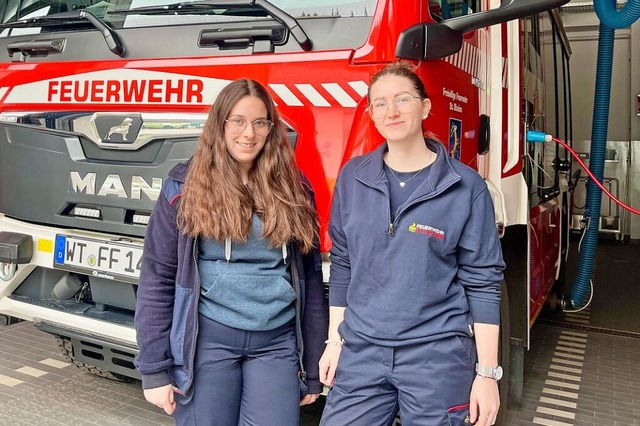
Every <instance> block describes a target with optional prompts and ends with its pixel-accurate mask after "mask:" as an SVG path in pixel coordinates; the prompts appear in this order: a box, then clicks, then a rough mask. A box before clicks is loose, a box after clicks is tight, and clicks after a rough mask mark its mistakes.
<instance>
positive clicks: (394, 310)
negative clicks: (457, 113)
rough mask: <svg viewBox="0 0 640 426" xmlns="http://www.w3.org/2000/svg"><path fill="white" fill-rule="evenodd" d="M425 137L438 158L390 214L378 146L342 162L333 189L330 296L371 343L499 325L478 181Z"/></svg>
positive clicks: (484, 192) (491, 235)
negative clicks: (346, 161) (475, 325)
mask: <svg viewBox="0 0 640 426" xmlns="http://www.w3.org/2000/svg"><path fill="white" fill-rule="evenodd" d="M426 143H427V144H428V146H429V148H430V149H431V150H432V151H434V152H436V153H437V154H438V155H437V158H436V160H435V161H434V163H433V164H432V165H431V166H430V167H431V170H430V173H429V174H428V176H427V177H426V178H425V179H424V181H423V182H421V183H420V185H419V186H418V188H417V189H416V191H415V192H414V193H413V194H412V195H411V196H410V197H409V199H408V200H407V201H406V202H405V203H404V204H403V205H402V206H400V208H399V209H398V211H397V214H394V215H392V214H391V211H390V202H389V189H388V186H387V185H388V181H387V178H386V175H385V173H384V170H383V154H384V152H385V151H387V146H386V144H383V145H381V146H380V147H379V148H378V149H376V150H375V151H373V152H372V153H370V154H367V155H364V156H361V157H357V158H354V159H352V160H351V161H349V162H348V163H347V164H346V165H345V166H344V168H343V169H342V171H341V173H340V176H339V178H338V181H337V184H336V187H335V190H334V193H333V206H332V211H331V223H330V228H329V232H330V237H331V240H332V242H333V247H332V249H331V274H330V277H329V304H330V305H331V306H341V307H346V310H345V320H344V321H345V324H346V325H347V326H349V328H351V329H352V330H353V331H354V332H355V333H357V334H358V335H360V336H362V337H363V338H365V339H366V340H369V341H370V342H373V343H376V344H380V345H385V346H398V345H405V344H412V343H419V342H427V341H433V340H437V339H440V338H443V337H447V336H452V335H471V334H472V333H473V331H472V324H473V323H474V322H478V323H489V324H499V323H500V282H501V281H502V279H503V274H502V271H503V269H504V262H503V260H502V250H501V247H500V241H499V238H498V233H497V230H496V224H495V215H494V210H493V202H492V200H491V196H490V194H489V191H488V189H487V185H486V184H485V182H484V181H483V179H482V177H481V176H480V175H478V173H476V172H475V171H474V170H472V169H471V168H469V167H467V166H465V165H463V164H461V163H460V162H458V161H456V160H453V159H451V158H450V157H449V156H448V155H447V152H446V151H445V149H444V147H443V146H442V144H440V143H438V142H434V141H426ZM393 183H394V182H391V184H393ZM392 218H393V219H392Z"/></svg>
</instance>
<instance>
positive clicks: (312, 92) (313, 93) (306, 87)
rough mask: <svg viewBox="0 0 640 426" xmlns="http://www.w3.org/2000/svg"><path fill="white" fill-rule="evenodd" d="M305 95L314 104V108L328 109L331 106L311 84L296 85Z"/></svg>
mask: <svg viewBox="0 0 640 426" xmlns="http://www.w3.org/2000/svg"><path fill="white" fill-rule="evenodd" d="M295 86H296V87H297V88H298V90H300V92H302V94H303V95H305V96H306V97H307V99H309V101H310V102H311V103H312V104H313V106H320V107H328V106H331V104H330V103H329V102H328V101H327V100H326V99H325V98H323V97H322V95H321V94H320V92H318V91H317V90H316V89H315V88H314V87H313V86H312V85H310V84H296V85H295Z"/></svg>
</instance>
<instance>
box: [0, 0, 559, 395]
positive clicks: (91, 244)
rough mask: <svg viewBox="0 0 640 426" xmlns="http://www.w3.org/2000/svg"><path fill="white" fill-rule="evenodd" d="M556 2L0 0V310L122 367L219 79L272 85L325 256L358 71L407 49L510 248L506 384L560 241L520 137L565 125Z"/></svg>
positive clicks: (554, 157) (533, 148)
mask: <svg viewBox="0 0 640 426" xmlns="http://www.w3.org/2000/svg"><path fill="white" fill-rule="evenodd" d="M566 1H567V0H510V1H504V2H502V4H501V2H500V1H499V0H415V1H404V0H403V1H399V0H317V1H313V2H306V1H305V2H298V1H294V0H272V1H267V0H245V1H243V0H233V1H232V0H226V1H224V0H203V1H192V2H176V3H173V2H168V1H147V0H111V1H98V0H31V1H21V0H4V1H1V2H0V53H3V56H2V57H1V59H0V321H2V322H4V323H5V324H6V323H9V322H10V321H11V320H12V319H22V320H28V321H32V322H34V323H35V325H36V327H38V328H39V329H41V330H43V331H45V332H47V333H50V334H53V335H55V336H57V338H58V341H59V344H60V346H61V348H62V350H63V351H64V354H65V355H66V356H67V357H68V359H69V361H70V362H72V363H74V364H76V365H77V366H79V367H81V368H83V369H86V370H89V371H91V372H93V373H96V374H99V375H103V376H106V377H110V378H114V379H120V380H125V379H127V378H135V377H137V374H136V371H135V369H134V367H133V362H132V361H133V358H134V356H135V355H136V351H137V348H136V343H135V332H134V329H133V313H134V309H135V299H136V286H137V281H138V278H139V271H140V259H141V255H142V241H143V238H144V234H145V227H146V224H147V222H148V220H149V215H150V213H151V210H152V208H153V205H154V202H155V201H156V199H157V198H158V195H159V194H160V190H161V187H162V183H163V179H164V178H165V176H166V175H167V172H168V171H169V170H170V169H171V168H172V167H173V166H175V165H176V164H178V163H180V162H183V161H185V160H186V159H188V158H189V157H190V156H191V154H192V152H193V151H194V148H195V144H196V142H197V139H198V135H199V134H200V132H201V130H202V126H203V123H204V120H205V119H206V115H207V112H208V110H209V108H210V106H211V104H212V103H214V102H215V99H216V95H217V94H218V93H219V91H220V89H221V88H222V87H224V86H225V85H226V84H227V83H229V82H230V81H232V80H234V79H236V78H252V79H255V80H258V81H260V82H262V83H263V84H264V85H265V86H266V87H267V88H268V89H269V90H270V92H271V94H272V95H273V97H274V99H275V101H276V103H277V106H278V108H279V111H280V113H281V115H282V120H283V123H284V125H285V126H286V128H287V131H288V138H289V140H290V142H291V143H292V144H293V145H294V146H295V152H296V158H297V161H298V163H299V165H300V167H301V169H302V170H303V172H304V173H305V174H306V176H308V178H309V180H310V181H311V183H312V184H313V187H314V189H315V193H316V197H317V199H316V202H317V206H318V210H319V216H320V223H321V240H322V241H321V245H322V249H323V251H325V252H327V251H328V249H329V247H330V244H331V242H330V241H329V238H328V236H327V224H328V221H329V207H330V202H331V194H332V189H333V186H334V183H335V181H336V178H337V175H338V173H339V171H340V168H341V166H342V165H343V164H344V163H345V162H346V161H348V160H349V159H350V158H352V157H354V156H357V155H361V154H364V153H367V152H369V151H371V150H372V149H374V148H375V147H376V146H377V145H378V144H380V143H381V142H382V140H381V138H380V136H379V134H378V133H377V131H376V130H375V128H374V126H373V124H372V122H371V119H370V117H369V115H368V114H367V112H366V110H365V108H366V106H367V98H366V94H367V88H368V81H369V78H370V77H371V76H372V75H373V74H374V73H375V72H376V71H377V70H379V69H380V68H381V67H383V66H384V65H385V64H387V63H389V62H392V61H394V60H396V59H397V58H404V59H406V60H409V61H413V62H414V63H415V64H416V66H417V72H418V73H419V75H420V76H421V77H422V78H423V80H424V82H425V83H426V87H427V90H428V92H429V94H430V98H431V101H432V103H433V108H432V114H431V115H430V117H429V118H428V119H427V120H426V121H425V131H427V130H428V131H429V133H430V134H431V135H433V136H434V137H436V138H437V139H438V140H439V141H440V142H442V143H443V144H444V145H445V147H446V148H447V150H448V152H449V153H450V155H451V156H452V157H454V158H456V159H458V160H459V161H461V162H462V163H464V164H467V165H469V166H471V167H473V168H474V169H476V170H477V171H478V172H479V173H480V174H481V175H482V176H483V177H484V178H485V180H486V182H487V185H488V187H489V188H490V190H491V194H492V196H493V200H494V204H495V210H496V226H497V228H498V231H499V232H500V234H501V236H502V242H503V249H504V253H505V257H506V260H507V274H506V279H505V283H504V285H503V290H504V295H505V297H503V307H502V308H503V309H502V345H501V363H502V365H503V366H504V367H505V369H506V368H507V367H508V366H511V368H510V369H509V371H510V374H509V378H510V379H509V380H502V385H501V386H502V389H501V391H502V392H505V391H506V386H507V384H508V383H509V382H511V384H512V385H513V386H512V388H513V389H515V391H512V394H514V395H515V396H516V397H517V396H518V388H521V385H522V364H523V357H524V351H525V350H526V349H527V348H528V347H529V345H530V344H531V342H530V341H529V328H530V326H531V325H532V324H533V321H534V320H535V317H536V316H537V314H538V313H539V312H540V310H541V308H542V306H543V305H544V301H545V299H546V298H547V296H548V295H549V294H550V293H552V288H553V286H554V283H556V282H557V281H559V280H561V279H562V275H563V265H564V256H565V254H566V250H567V244H568V240H567V237H566V235H567V234H566V231H567V229H568V227H567V217H568V213H569V212H568V211H567V205H568V204H567V198H568V196H569V187H570V185H569V180H570V175H569V171H568V170H569V166H570V164H569V160H568V158H567V155H566V153H565V152H564V151H562V150H560V149H559V148H556V147H555V146H552V145H549V144H528V143H527V142H526V141H525V140H524V137H523V135H524V134H525V132H526V131H527V130H540V131H545V132H547V133H553V134H555V135H557V136H559V137H562V138H565V139H568V140H570V136H571V123H570V96H569V95H570V91H569V90H568V74H567V73H568V60H569V56H570V47H569V44H568V42H567V38H566V36H565V34H564V31H563V29H562V23H561V19H560V17H559V13H558V9H557V8H558V7H560V6H561V5H562V4H563V3H566ZM363 208H366V207H365V206H363ZM328 260H330V259H328Z"/></svg>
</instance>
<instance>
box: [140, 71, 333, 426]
mask: <svg viewBox="0 0 640 426" xmlns="http://www.w3.org/2000/svg"><path fill="white" fill-rule="evenodd" d="M317 232H318V231H317V219H316V213H315V210H314V206H313V193H312V191H311V188H310V186H309V184H308V182H307V181H306V180H304V178H303V176H302V174H301V173H300V171H299V170H298V168H297V167H296V164H295V158H294V152H293V149H292V147H291V146H290V144H289V142H288V141H287V139H286V136H285V130H284V126H283V124H282V123H281V120H280V118H279V115H278V111H277V110H276V108H275V105H274V103H273V100H272V99H271V97H270V95H269V93H268V92H267V90H266V89H265V88H264V87H263V86H262V85H260V84H259V83H258V82H256V81H253V80H236V81H234V82H231V83H230V84H229V85H227V86H226V87H225V88H224V89H223V90H222V91H221V92H220V94H219V95H218V98H217V99H216V102H215V104H214V105H213V107H212V108H211V111H210V113H209V117H208V119H207V122H206V123H205V126H204V129H203V132H202V135H201V137H200V139H199V142H198V146H197V148H196V152H195V154H194V155H193V157H192V159H191V160H189V161H188V162H186V163H183V164H180V165H178V166H176V167H175V168H174V169H173V170H172V171H171V172H170V173H169V179H168V180H167V182H166V183H165V185H164V186H163V190H162V194H161V196H160V197H159V199H158V202H157V204H156V207H155V209H154V211H153V213H152V215H151V219H150V221H149V226H148V229H147V235H146V238H145V247H144V256H143V262H142V273H141V278H140V283H139V286H138V293H137V305H136V317H135V326H136V331H137V339H138V346H139V349H140V352H139V355H138V356H137V358H136V361H135V364H136V367H137V369H138V371H139V372H140V375H141V376H142V385H143V389H144V394H145V398H146V399H147V400H148V401H149V402H151V403H153V404H155V405H157V406H159V407H162V408H163V409H164V410H165V411H166V412H167V413H169V414H173V416H174V417H175V419H176V423H177V424H182V425H191V424H196V423H197V424H209V425H222V426H224V425H230V426H231V425H234V426H235V425H238V424H277V425H285V426H286V425H297V424H298V416H299V408H298V406H299V404H308V403H311V402H313V401H315V400H316V398H317V397H318V394H319V393H320V391H321V390H322V385H321V384H320V382H319V377H318V360H319V358H320V355H321V352H322V350H323V346H324V344H323V341H324V338H325V336H326V330H327V306H326V301H325V298H324V296H323V288H322V268H321V260H320V254H319V251H318V235H317ZM305 385H306V387H307V388H308V394H307V393H306V392H305V393H301V390H302V389H303V388H305Z"/></svg>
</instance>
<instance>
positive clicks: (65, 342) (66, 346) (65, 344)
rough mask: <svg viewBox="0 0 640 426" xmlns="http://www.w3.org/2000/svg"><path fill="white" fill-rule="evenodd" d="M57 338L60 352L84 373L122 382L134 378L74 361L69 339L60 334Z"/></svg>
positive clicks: (129, 381)
mask: <svg viewBox="0 0 640 426" xmlns="http://www.w3.org/2000/svg"><path fill="white" fill-rule="evenodd" d="M57 340H58V347H60V351H61V352H62V356H64V357H65V359H66V360H67V361H68V362H69V363H71V364H73V365H75V366H76V367H78V368H79V369H80V370H82V371H84V372H85V373H91V374H94V375H96V376H99V377H104V378H105V379H109V380H114V381H116V382H123V383H131V382H133V381H134V380H135V379H133V378H131V377H127V376H125V375H122V374H118V373H114V372H112V371H107V370H104V369H102V368H99V367H96V366H94V365H89V364H86V363H84V362H80V361H76V360H75V358H74V356H73V345H72V344H71V340H69V339H65V338H64V337H60V336H59V337H58V339H57Z"/></svg>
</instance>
